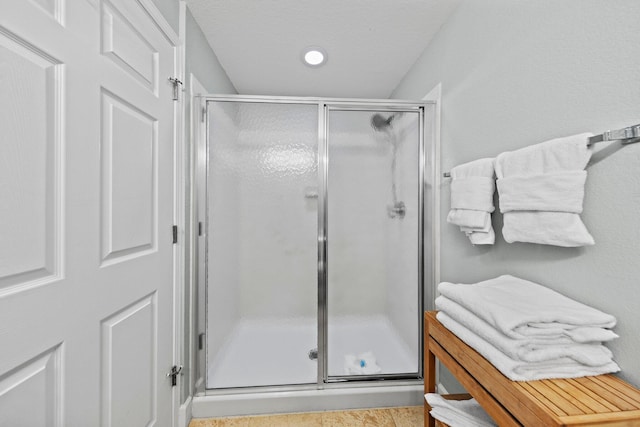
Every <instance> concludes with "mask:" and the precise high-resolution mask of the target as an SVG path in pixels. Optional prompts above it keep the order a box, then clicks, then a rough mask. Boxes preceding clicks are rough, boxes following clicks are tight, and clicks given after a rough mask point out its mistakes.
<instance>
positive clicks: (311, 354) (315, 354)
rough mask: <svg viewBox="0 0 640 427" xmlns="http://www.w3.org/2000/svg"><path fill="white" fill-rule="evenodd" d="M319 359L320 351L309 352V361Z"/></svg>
mask: <svg viewBox="0 0 640 427" xmlns="http://www.w3.org/2000/svg"><path fill="white" fill-rule="evenodd" d="M317 358H318V349H317V348H312V349H311V350H309V359H311V360H316V359H317Z"/></svg>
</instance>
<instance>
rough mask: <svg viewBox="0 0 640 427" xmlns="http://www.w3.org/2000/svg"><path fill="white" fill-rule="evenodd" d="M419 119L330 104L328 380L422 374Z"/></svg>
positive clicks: (414, 114)
mask: <svg viewBox="0 0 640 427" xmlns="http://www.w3.org/2000/svg"><path fill="white" fill-rule="evenodd" d="M420 115H421V113H420V111H419V110H417V109H413V110H407V111H382V110H369V111H361V110H353V109H346V108H345V109H341V108H338V107H335V108H332V107H330V108H329V110H328V120H327V144H328V149H327V153H328V156H327V157H328V167H327V170H328V176H327V299H328V303H327V319H328V324H327V329H326V330H327V341H326V342H327V344H326V345H327V375H328V378H329V380H330V381H331V379H334V380H344V379H363V378H367V377H371V378H380V377H385V376H389V377H399V376H403V377H407V378H409V377H417V376H418V375H419V372H420V369H419V363H420V361H419V354H420V351H419V343H420V336H419V335H420V332H419V331H420V329H419V316H420V313H419V307H420V304H419V300H420V297H421V293H420V290H419V289H420V286H421V276H422V274H421V272H420V269H421V268H422V263H421V254H422V252H421V250H422V249H421V242H422V237H421V233H422V227H421V223H422V207H421V201H422V196H421V191H422V189H421V185H420V184H421V182H422V171H421V161H420V158H421V143H420V140H421V136H422V132H421V126H422V121H421V117H420Z"/></svg>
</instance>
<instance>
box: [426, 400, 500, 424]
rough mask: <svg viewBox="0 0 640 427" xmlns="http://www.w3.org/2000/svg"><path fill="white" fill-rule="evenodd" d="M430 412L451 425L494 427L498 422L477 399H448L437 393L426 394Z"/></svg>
mask: <svg viewBox="0 0 640 427" xmlns="http://www.w3.org/2000/svg"><path fill="white" fill-rule="evenodd" d="M424 398H425V399H426V401H427V403H428V404H429V406H430V407H431V411H429V413H430V414H431V416H432V417H433V418H435V419H437V420H440V421H442V422H443V423H445V424H447V425H449V426H451V427H458V426H459V427H492V426H495V425H496V424H495V423H494V422H493V419H492V418H491V417H490V416H489V414H487V413H486V412H485V410H484V409H483V408H482V406H480V404H479V403H478V401H476V400H475V399H468V400H447V399H445V398H443V397H442V396H440V395H439V394H436V393H427V394H425V395H424Z"/></svg>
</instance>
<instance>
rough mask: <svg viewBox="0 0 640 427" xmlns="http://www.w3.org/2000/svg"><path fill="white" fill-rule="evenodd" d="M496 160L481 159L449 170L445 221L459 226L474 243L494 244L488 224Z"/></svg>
mask: <svg viewBox="0 0 640 427" xmlns="http://www.w3.org/2000/svg"><path fill="white" fill-rule="evenodd" d="M494 161H495V159H480V160H474V161H473V162H469V163H465V164H463V165H459V166H456V167H455V168H453V169H451V178H452V180H451V210H450V211H449V215H448V216H447V222H448V223H450V224H455V225H457V226H459V227H460V231H462V232H463V233H465V234H466V236H467V237H468V238H469V240H471V243H473V244H474V245H493V244H494V243H495V240H496V234H495V232H494V231H493V227H492V225H491V212H493V211H494V210H495V207H494V205H493V193H494V192H495V188H496V184H495V180H494V166H493V165H494Z"/></svg>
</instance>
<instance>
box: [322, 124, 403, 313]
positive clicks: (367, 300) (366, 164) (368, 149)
mask: <svg viewBox="0 0 640 427" xmlns="http://www.w3.org/2000/svg"><path fill="white" fill-rule="evenodd" d="M358 115H359V116H361V117H360V118H361V119H362V120H361V122H358V121H356V120H353V117H351V116H348V115H338V114H336V115H335V116H332V120H331V124H330V126H331V139H330V143H329V185H328V192H329V200H328V212H329V220H328V225H327V228H328V236H327V239H328V242H329V251H328V274H329V306H330V315H331V317H334V316H367V315H379V314H382V313H384V311H385V304H386V303H385V300H386V297H387V295H386V292H385V287H386V277H387V268H388V265H387V261H388V260H387V256H386V248H387V241H386V234H385V233H384V232H383V230H385V228H386V227H387V221H388V217H387V212H386V204H387V201H388V200H390V197H391V196H390V182H391V173H390V168H389V165H390V156H389V147H388V144H387V143H386V142H385V141H383V140H372V138H371V134H367V133H363V132H361V131H359V130H360V129H359V128H362V126H363V124H364V126H365V127H366V126H368V118H369V116H370V115H371V113H362V114H360V113H358ZM332 284H335V286H332Z"/></svg>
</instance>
